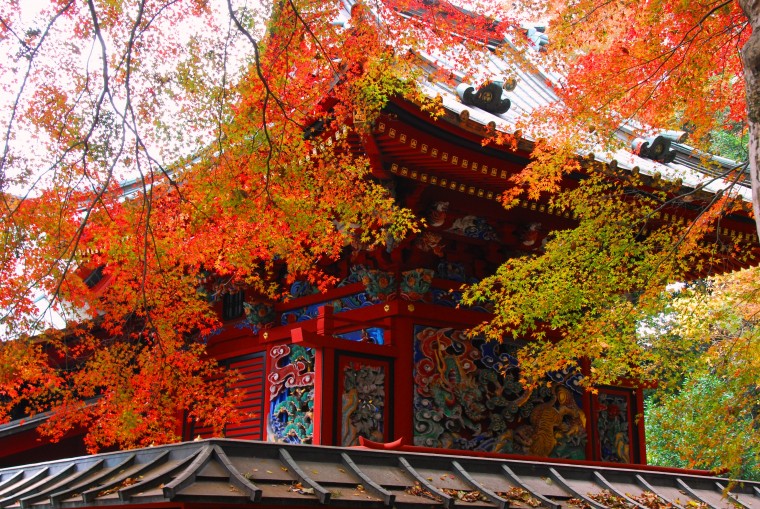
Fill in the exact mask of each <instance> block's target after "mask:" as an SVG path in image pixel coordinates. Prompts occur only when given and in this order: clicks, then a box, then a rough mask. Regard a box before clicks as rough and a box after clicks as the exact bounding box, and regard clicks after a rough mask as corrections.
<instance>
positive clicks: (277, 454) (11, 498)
mask: <svg viewBox="0 0 760 509" xmlns="http://www.w3.org/2000/svg"><path fill="white" fill-rule="evenodd" d="M727 484H728V482H727V480H726V479H722V478H717V477H711V476H705V475H695V474H694V473H689V472H687V471H672V472H664V471H658V470H653V469H651V468H650V469H646V470H644V469H641V470H636V469H632V468H623V467H621V468H614V467H610V466H585V465H584V466H581V465H577V464H572V465H571V464H566V463H564V464H563V463H551V462H540V463H539V462H532V461H527V460H515V459H496V458H480V457H467V456H457V455H440V454H422V453H413V452H399V451H387V450H370V449H365V448H341V447H320V446H310V445H306V446H305V445H285V444H274V443H262V442H249V441H237V440H226V439H213V440H203V441H196V442H187V443H182V444H174V445H167V446H161V447H152V448H148V449H140V450H134V451H123V452H117V453H108V454H99V455H94V456H86V457H80V458H74V459H68V460H61V461H55V462H50V463H44V464H36V465H27V466H21V467H14V468H6V469H2V470H0V507H20V508H23V509H25V508H31V507H34V508H40V509H42V508H47V507H60V508H69V507H70V508H76V507H95V506H104V505H108V506H134V505H142V506H143V507H145V506H146V505H149V506H152V507H156V506H174V507H177V506H179V505H180V504H181V505H184V506H193V507H219V506H222V505H245V506H250V507H268V506H273V505H278V506H293V507H296V506H297V507H304V506H320V505H324V506H342V507H351V508H361V507H367V508H369V507H372V508H381V507H397V508H414V509H421V508H436V507H442V508H445V509H453V508H456V507H459V508H462V507H481V508H494V507H495V508H498V509H507V508H508V507H516V508H525V509H530V508H532V507H545V508H549V509H561V508H568V509H572V508H575V509H591V508H594V509H601V508H604V507H612V508H614V509H621V508H628V507H630V508H640V509H644V508H647V507H648V508H652V509H655V508H656V509H665V508H666V507H668V508H672V509H707V508H708V507H714V508H729V507H746V508H751V507H760V483H752V482H742V483H737V484H736V485H735V486H733V487H732V491H731V492H730V493H728V492H725V494H724V491H725V489H726V487H727Z"/></svg>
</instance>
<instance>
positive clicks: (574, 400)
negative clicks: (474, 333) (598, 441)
mask: <svg viewBox="0 0 760 509" xmlns="http://www.w3.org/2000/svg"><path fill="white" fill-rule="evenodd" d="M414 348H415V357H414V368H415V369H414V388H415V399H414V429H415V436H414V443H415V445H420V446H427V447H445V448H454V449H467V450H482V451H490V452H502V453H515V454H530V455H534V456H552V457H564V458H575V459H583V458H585V449H586V442H587V434H586V415H585V414H584V412H583V409H582V408H581V406H580V404H579V402H580V396H581V389H580V387H579V384H578V382H579V380H580V375H579V374H577V373H575V372H572V373H571V372H569V371H568V372H556V373H553V374H552V376H551V379H550V380H547V381H546V382H547V383H545V384H543V385H541V386H539V387H538V388H537V389H535V390H532V391H526V390H525V389H524V388H523V387H522V385H521V384H520V382H519V380H520V374H519V369H518V366H517V359H516V358H515V357H514V355H513V354H514V351H515V349H516V346H515V345H510V344H505V343H498V342H488V341H485V340H483V339H481V338H472V339H470V338H468V337H466V335H465V334H464V333H463V331H459V330H455V329H451V328H435V327H425V326H416V327H415V341H414Z"/></svg>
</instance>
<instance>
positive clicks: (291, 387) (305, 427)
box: [267, 345, 314, 444]
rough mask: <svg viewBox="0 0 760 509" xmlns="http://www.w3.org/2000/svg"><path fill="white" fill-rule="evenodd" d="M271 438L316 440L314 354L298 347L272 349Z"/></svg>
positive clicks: (269, 429)
mask: <svg viewBox="0 0 760 509" xmlns="http://www.w3.org/2000/svg"><path fill="white" fill-rule="evenodd" d="M269 357H270V361H271V369H270V372H269V375H268V376H267V381H268V382H269V401H270V403H269V419H268V423H267V424H268V438H269V440H271V441H274V442H285V443H293V444H301V443H304V444H308V443H311V441H312V436H313V423H312V412H313V409H314V352H313V350H311V349H310V348H304V347H302V346H298V345H276V346H273V347H272V348H270V349H269Z"/></svg>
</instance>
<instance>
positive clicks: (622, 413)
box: [596, 391, 631, 463]
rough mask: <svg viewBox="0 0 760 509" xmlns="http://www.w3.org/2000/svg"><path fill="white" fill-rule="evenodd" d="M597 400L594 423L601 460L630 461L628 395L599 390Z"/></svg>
mask: <svg viewBox="0 0 760 509" xmlns="http://www.w3.org/2000/svg"><path fill="white" fill-rule="evenodd" d="M598 401H599V408H598V410H597V414H596V423H597V429H598V430H599V446H600V448H601V451H600V455H601V460H602V461H612V462H615V463H630V462H631V449H630V447H631V446H630V443H629V438H628V437H629V434H628V433H629V428H630V423H629V421H628V407H629V403H630V401H629V398H628V395H626V394H613V393H609V392H601V391H600V392H599V395H598Z"/></svg>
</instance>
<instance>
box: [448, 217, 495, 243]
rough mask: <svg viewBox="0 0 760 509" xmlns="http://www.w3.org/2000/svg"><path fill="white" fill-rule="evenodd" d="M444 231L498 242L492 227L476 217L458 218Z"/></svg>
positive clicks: (484, 220)
mask: <svg viewBox="0 0 760 509" xmlns="http://www.w3.org/2000/svg"><path fill="white" fill-rule="evenodd" d="M446 231H447V232H450V233H456V234H457V235H462V236H464V237H470V238H473V239H481V240H496V241H498V240H499V236H498V235H497V234H496V230H495V229H494V227H493V226H491V225H490V224H488V221H487V220H486V219H484V218H482V217H478V216H464V217H460V218H458V219H457V220H456V221H454V223H453V224H452V225H451V228H449V229H448V230H446Z"/></svg>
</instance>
